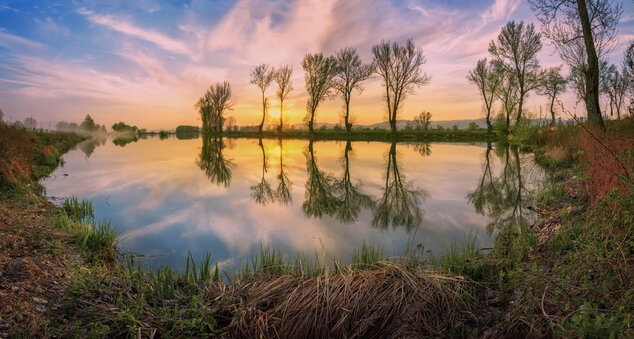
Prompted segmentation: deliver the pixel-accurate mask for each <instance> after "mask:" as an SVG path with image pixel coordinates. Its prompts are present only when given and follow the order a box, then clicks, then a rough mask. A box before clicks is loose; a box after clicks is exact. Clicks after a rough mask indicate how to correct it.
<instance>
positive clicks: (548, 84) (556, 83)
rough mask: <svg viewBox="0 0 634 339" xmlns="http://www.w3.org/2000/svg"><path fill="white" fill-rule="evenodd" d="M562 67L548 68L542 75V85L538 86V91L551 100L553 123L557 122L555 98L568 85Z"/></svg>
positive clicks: (551, 122)
mask: <svg viewBox="0 0 634 339" xmlns="http://www.w3.org/2000/svg"><path fill="white" fill-rule="evenodd" d="M561 67H562V66H557V67H551V68H548V69H546V70H545V71H544V72H543V74H542V76H540V82H541V86H540V87H539V88H538V93H539V94H541V95H545V96H546V97H548V101H549V102H550V116H551V118H552V120H551V121H550V124H551V125H554V124H555V100H556V99H557V96H558V95H559V94H561V93H563V92H565V91H566V85H567V84H568V79H567V78H564V77H563V76H562V75H561V73H560V72H561Z"/></svg>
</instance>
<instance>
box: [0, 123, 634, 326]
mask: <svg viewBox="0 0 634 339" xmlns="http://www.w3.org/2000/svg"><path fill="white" fill-rule="evenodd" d="M344 134H345V133H344ZM239 137H243V135H240V136H239ZM274 137H277V135H275V136H274ZM381 141H384V140H381ZM403 141H408V140H403ZM485 141H486V140H485ZM549 147H551V146H550V144H549V143H546V145H545V146H541V147H538V148H537V150H536V152H535V157H536V160H537V161H538V163H540V164H541V166H543V167H546V168H549V169H550V170H551V171H552V173H553V177H554V178H555V181H554V182H553V184H552V185H551V186H550V187H546V188H545V189H544V190H542V191H541V192H539V198H538V200H539V201H538V204H537V205H536V206H535V207H532V208H534V209H535V210H536V211H537V212H538V213H539V215H540V221H539V222H537V223H536V224H535V225H526V226H525V227H524V226H520V229H519V233H518V230H517V229H509V230H507V231H508V232H510V233H502V234H501V235H500V236H498V238H499V239H496V245H495V248H494V249H493V251H491V252H490V253H487V254H483V253H481V252H480V251H478V250H477V249H471V250H469V246H468V243H467V244H463V248H462V251H458V250H456V251H455V252H452V251H450V252H451V253H449V254H445V255H444V256H441V257H438V258H434V260H432V261H434V266H433V267H432V266H430V265H429V264H428V263H427V261H426V260H425V259H427V258H426V257H427V255H428V254H423V253H416V252H415V251H413V252H412V253H409V254H407V255H406V256H405V260H402V261H401V262H400V263H393V262H387V261H385V260H384V259H385V258H384V257H383V255H382V254H380V253H379V252H380V249H376V248H371V247H368V248H364V249H359V251H358V254H360V257H364V258H363V259H359V261H358V262H356V263H353V264H352V265H339V264H338V263H336V262H335V263H334V265H333V266H334V267H333V268H332V269H326V270H324V269H323V267H322V266H321V265H319V264H315V263H313V264H312V266H311V264H309V263H306V262H303V263H302V262H301V261H300V262H299V263H298V262H297V261H296V260H297V258H288V260H287V261H285V260H283V259H282V258H281V255H282V254H281V253H277V254H276V253H275V250H274V249H263V250H262V253H260V255H259V256H258V257H257V258H259V259H257V260H258V261H257V262H254V263H252V267H253V269H252V271H248V272H246V271H245V270H243V271H242V272H241V273H240V275H239V276H238V277H237V278H236V277H234V278H233V280H232V281H231V282H232V283H231V284H229V285H227V284H225V283H223V282H222V280H223V279H224V278H221V275H222V274H224V275H226V273H225V272H221V271H219V270H218V269H217V266H216V267H215V268H214V267H213V266H212V265H211V263H209V260H208V259H207V261H205V260H204V259H203V261H202V262H195V261H194V259H193V258H192V259H191V264H190V260H189V259H188V261H187V269H186V271H185V272H174V271H172V270H170V269H169V268H167V267H165V268H161V269H159V270H158V271H156V272H151V271H146V270H143V269H141V268H140V267H138V266H136V265H137V263H136V262H134V260H133V259H132V258H130V257H127V258H125V257H124V258H123V260H121V261H120V262H118V263H117V262H113V261H109V260H104V259H101V258H100V257H91V256H90V255H88V254H87V252H86V251H85V250H81V248H79V247H78V246H77V245H76V243H75V240H74V239H73V236H72V235H70V234H68V233H67V232H65V231H62V230H60V229H59V227H56V226H55V223H56V218H57V217H58V216H59V214H60V211H61V210H62V208H59V207H55V206H53V205H52V203H50V202H48V201H47V200H46V199H45V198H44V197H43V196H42V195H41V191H40V192H37V190H35V192H34V191H32V190H31V188H30V187H31V186H29V185H30V184H28V183H27V184H26V186H23V187H21V188H19V189H22V190H23V191H21V192H20V191H19V190H18V192H17V195H14V196H9V195H7V194H6V193H3V194H2V198H1V199H0V210H1V211H2V214H3V215H4V217H2V218H3V219H2V221H3V225H4V224H6V225H9V224H10V225H12V228H8V227H7V228H4V227H3V232H8V233H7V234H11V235H12V236H13V235H15V236H17V237H20V238H22V239H23V242H24V244H26V245H24V246H26V247H17V250H16V251H20V249H28V247H29V246H30V247H32V248H35V247H36V246H33V244H36V245H39V247H37V248H38V249H35V251H38V253H44V254H43V255H44V257H42V258H44V259H42V260H41V263H38V262H35V260H32V259H31V258H30V257H26V259H23V261H24V262H23V263H21V264H20V263H19V262H16V263H13V264H10V263H11V262H14V261H15V259H16V258H12V259H11V260H6V259H5V260H0V272H3V273H2V275H0V283H1V284H2V286H3V287H4V286H8V285H6V284H7V282H8V283H10V284H13V285H16V284H18V283H20V284H21V285H20V286H18V289H17V290H15V291H14V289H13V286H10V287H8V291H12V292H17V293H15V294H16V295H17V296H18V297H19V298H22V299H19V300H17V301H13V304H16V305H20V307H23V308H21V309H20V310H16V311H11V312H10V313H8V315H6V314H7V312H5V313H3V315H2V316H1V317H0V337H1V336H3V335H11V334H14V335H28V336H38V337H42V336H44V337H47V336H53V335H58V336H69V335H70V336H73V335H74V336H87V335H95V336H97V337H100V336H108V337H110V336H129V335H137V334H138V333H140V334H141V335H143V336H153V335H156V334H159V335H161V336H192V335H199V334H211V335H216V336H237V337H244V336H259V335H264V336H275V335H282V336H284V335H286V336H288V335H313V336H315V335H327V336H350V335H353V334H355V333H357V334H358V335H363V334H364V333H365V334H366V335H367V334H369V333H375V334H374V335H379V333H383V334H387V333H399V332H396V331H398V330H401V331H402V330H406V331H409V332H403V333H410V334H413V333H416V334H418V335H443V336H457V337H482V336H484V337H491V336H493V337H495V336H503V335H504V336H506V335H520V336H526V335H532V336H553V335H580V334H583V333H586V332H582V331H583V328H585V327H584V326H590V325H588V324H593V325H591V326H592V327H593V328H596V329H599V330H605V331H607V332H597V333H619V334H620V335H625V336H627V335H626V333H630V334H632V331H633V329H632V325H628V324H631V320H632V315H631V314H632V313H631V306H630V307H629V309H628V308H627V307H625V308H622V309H621V311H617V308H618V307H622V306H618V305H627V302H628V300H629V301H631V298H632V296H630V297H625V299H622V298H621V299H622V300H620V301H619V300H616V301H614V300H613V298H612V297H610V296H609V295H601V296H599V297H597V296H595V297H594V300H595V301H596V300H602V299H604V301H603V303H604V304H603V305H600V304H597V306H596V307H595V306H590V307H588V306H584V307H586V308H585V309H583V308H582V309H581V310H579V309H578V307H580V306H579V304H581V305H586V304H587V303H588V301H586V300H587V297H584V294H583V293H581V292H578V291H586V289H589V288H591V286H592V285H593V282H594V284H596V283H599V282H601V283H603V282H604V281H613V283H615V284H616V283H618V281H620V280H618V279H620V278H619V276H618V274H615V276H612V275H611V274H608V273H610V269H611V268H612V267H615V268H619V269H628V268H627V265H626V266H625V268H622V267H621V265H619V263H618V262H617V263H616V264H615V263H614V262H613V263H612V264H610V266H609V267H608V268H607V270H601V274H600V275H598V276H595V275H592V274H589V275H588V276H587V277H585V276H586V275H585V274H582V277H585V278H584V279H586V280H584V279H582V280H581V281H577V280H574V279H578V277H575V276H572V277H569V276H568V274H569V273H568V271H567V270H566V269H567V268H568V267H573V266H575V265H578V264H577V263H574V262H567V261H565V260H562V259H560V257H561V256H562V255H563V256H564V257H563V258H566V256H571V257H574V258H578V260H582V261H580V263H581V264H582V265H589V263H587V262H586V259H590V258H586V257H585V256H584V257H579V255H580V254H578V253H585V252H584V251H587V249H582V248H578V246H586V247H588V248H590V247H594V246H595V243H594V241H595V240H592V239H586V238H583V237H581V236H578V235H577V234H578V233H579V227H580V225H585V224H587V223H588V221H587V219H588V218H590V219H591V218H592V215H596V214H597V213H599V214H600V215H601V213H604V214H605V215H606V216H609V215H611V214H609V213H618V211H617V212H612V211H611V210H605V208H604V207H603V209H601V210H597V209H598V208H600V207H601V203H600V202H593V201H592V199H591V198H590V197H588V193H587V192H586V191H584V190H585V186H584V185H586V186H587V180H589V179H587V178H586V177H585V172H584V171H585V170H586V169H585V168H583V167H582V166H581V165H579V163H580V162H581V159H582V156H577V159H576V160H573V159H570V160H557V159H555V158H556V157H552V156H553V154H554V153H553V152H552V151H551V149H550V148H549ZM630 150H631V148H630ZM629 185H631V183H630V184H629ZM627 187H630V188H629V189H630V190H631V186H627ZM619 197H620V196H618V195H617V196H614V197H613V196H607V197H606V199H625V200H622V201H621V200H619V201H621V202H620V203H621V204H627V203H632V202H631V201H630V200H631V199H630V200H628V198H627V196H625V197H624V198H619ZM597 204H598V205H597ZM597 206H599V207H597ZM84 209H85V208H84ZM38 211H39V212H38ZM602 211H603V212H602ZM35 215H39V217H38V218H36V219H37V222H30V221H29V220H25V219H29V217H32V216H35ZM625 217H627V216H625ZM615 218H616V219H615ZM615 218H612V219H610V220H612V222H613V223H616V224H615V225H617V226H618V225H620V224H619V223H621V222H623V221H625V220H622V218H624V217H623V216H620V215H618V214H616V217H615ZM630 218H631V216H630ZM592 225H594V224H590V226H589V227H600V226H598V225H595V226H592ZM615 227H616V226H615ZM24 230H28V231H24ZM42 231H45V232H42ZM40 234H47V235H48V236H47V237H40ZM618 234H621V238H618V237H616V238H615V241H616V242H617V245H618V243H619V242H621V241H622V242H625V239H627V238H628V236H627V235H625V230H622V231H621V232H620V233H618ZM573 236H574V238H571V237H573ZM571 239H572V240H571ZM596 241H598V240H596ZM0 244H2V249H3V250H4V249H5V248H9V247H8V245H7V244H6V243H0ZM597 244H598V243H597ZM610 244H611V243H610ZM610 246H612V245H610ZM616 249H617V248H614V249H613V250H616ZM618 249H619V250H620V251H624V250H625V251H631V248H630V247H623V246H621V247H620V248H618ZM25 251H26V250H25ZM30 251H31V252H28V253H31V254H32V251H33V250H30ZM13 253H15V252H13ZM25 253H26V252H25ZM38 253H35V254H34V255H33V257H36V255H37V254H38ZM77 253H82V254H81V255H79V256H78V255H77ZM73 254H74V255H73ZM609 254H610V256H609V257H611V255H612V252H610V253H609ZM117 255H118V256H120V253H117ZM22 257H24V256H22ZM579 258H581V259H579ZM299 259H300V260H302V258H299ZM38 260H39V259H38ZM613 260H616V259H613ZM46 261H48V262H49V263H51V264H50V265H49V264H44V262H46ZM31 264H33V265H31ZM600 264H601V265H605V263H603V262H600ZM47 265H48V266H47ZM355 265H356V266H355ZM20 266H23V271H26V278H25V279H22V278H20V277H18V278H20V279H22V280H18V281H13V280H14V279H15V277H17V276H18V275H19V274H18V275H16V272H18V273H19V272H20V271H19V267H20ZM192 266H193V267H198V269H193V270H192V269H191V268H190V267H192ZM137 267H138V268H137ZM558 267H559V268H558ZM562 267H563V268H562ZM44 272H46V273H48V272H55V273H53V274H57V275H59V276H61V277H62V278H59V279H58V280H54V279H52V277H51V274H44ZM604 272H605V273H604ZM57 275H55V276H56V277H57ZM602 275H603V280H600V279H601V278H602ZM529 277H530V279H528V278H529ZM606 277H607V278H606ZM227 278H229V276H227ZM47 279H48V280H47ZM527 279H528V280H527ZM614 279H616V280H614ZM31 281H36V282H46V281H49V282H50V281H55V284H54V285H46V284H44V285H42V286H39V287H38V286H35V287H29V288H30V290H29V289H28V288H26V287H25V286H26V285H27V283H28V282H31ZM408 281H416V283H415V284H414V285H411V284H410V283H408ZM554 281H560V282H559V283H555V282H554ZM25 282H27V283H25ZM562 282H563V283H565V284H568V285H574V286H577V287H575V288H573V290H572V291H573V292H572V294H571V293H570V292H568V294H563V295H562V294H560V293H562V292H563V290H559V289H560V287H558V285H561V284H562ZM588 283H589V284H590V285H587V284H588ZM23 285H24V286H23ZM343 285H346V286H355V287H354V288H353V289H351V290H349V291H348V294H345V293H344V294H341V291H342V290H341V286H343ZM53 286H54V287H53ZM565 286H567V285H565ZM588 286H590V287H588ZM38 288H39V290H38ZM622 288H625V290H627V291H630V293H631V291H632V285H631V281H630V282H629V285H628V283H627V282H626V283H625V285H624V286H622ZM396 290H401V291H403V290H406V291H409V292H408V295H411V296H412V297H411V298H407V300H401V301H398V302H397V301H396V300H392V299H390V297H389V296H390V295H392V294H391V293H393V291H396ZM568 290H570V287H568ZM317 291H322V292H319V293H318V292H317ZM323 291H327V292H328V293H329V295H331V296H334V295H338V297H330V298H326V297H325V296H324V294H322V293H323ZM368 291H379V292H381V293H379V292H376V293H375V294H373V295H370V294H368V293H369V292H368ZM419 291H426V292H425V293H424V294H419ZM577 292H578V293H579V296H578V297H575V298H573V297H571V296H570V295H576V293H577ZM601 293H603V292H601ZM623 293H625V292H623ZM300 295H301V296H303V297H302V299H298V296H300ZM624 296H625V294H624ZM597 298H598V299H597ZM628 298H629V299H628ZM375 299H376V300H377V303H378V302H379V301H380V302H383V304H381V305H383V306H379V305H378V304H374V303H371V302H370V304H371V305H375V306H373V307H374V308H373V307H371V309H372V310H373V311H372V312H367V307H368V302H369V301H372V300H375ZM588 300H589V299H588ZM590 302H591V301H590ZM610 302H616V304H614V305H613V304H610ZM566 305H568V306H566ZM611 305H612V306H611ZM615 305H616V306H615ZM630 305H631V303H630ZM564 306H566V307H573V308H572V309H568V310H567V311H566V310H565V307H564ZM359 307H361V308H359ZM363 307H365V310H366V311H363V310H364V308H363ZM574 307H577V308H574ZM601 307H602V308H601ZM612 307H615V308H614V311H610V312H607V313H606V312H604V311H596V310H597V309H600V308H601V309H605V308H608V309H612ZM329 308H330V309H332V310H338V311H337V312H338V313H337V312H335V313H334V315H333V316H329V315H328V314H326V313H327V312H326V313H324V312H320V310H325V309H329ZM341 310H349V311H341ZM422 310H433V311H422ZM628 312H630V313H628ZM439 314H443V315H447V316H445V317H439V316H438V315H439ZM473 314H476V315H477V316H473ZM628 314H629V315H628ZM412 315H415V317H414V318H415V319H417V321H416V322H413V323H409V322H408V323H407V324H404V325H403V326H401V327H398V328H395V327H391V326H393V325H394V324H397V323H400V321H401V319H405V318H407V317H410V316H412ZM341 319H346V320H345V322H344V323H341V324H340V323H339V322H338V321H340V320H341ZM370 319H375V320H370ZM379 319H381V320H380V321H379ZM368 321H370V323H373V324H374V325H373V326H370V327H368V328H365V330H366V331H370V330H371V331H372V332H362V330H363V328H362V327H359V326H360V324H362V323H363V322H366V323H367V322H368ZM377 321H378V322H377ZM381 324H382V325H381ZM610 324H612V325H610ZM614 324H616V325H614ZM618 324H621V325H618ZM377 326H378V327H377ZM609 326H612V327H609ZM366 327H367V326H366ZM5 331H6V332H5ZM355 331H356V332H355ZM360 331H361V332H360ZM614 331H616V332H614ZM590 333H593V332H590Z"/></svg>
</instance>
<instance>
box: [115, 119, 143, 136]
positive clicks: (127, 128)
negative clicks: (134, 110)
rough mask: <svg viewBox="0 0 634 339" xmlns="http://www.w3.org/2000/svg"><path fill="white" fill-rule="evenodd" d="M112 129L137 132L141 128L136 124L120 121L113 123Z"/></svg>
mask: <svg viewBox="0 0 634 339" xmlns="http://www.w3.org/2000/svg"><path fill="white" fill-rule="evenodd" d="M112 130H113V131H115V132H130V133H134V134H136V132H137V131H138V130H139V128H138V127H136V126H130V125H128V124H126V123H124V122H123V121H120V122H117V123H116V124H113V125H112Z"/></svg>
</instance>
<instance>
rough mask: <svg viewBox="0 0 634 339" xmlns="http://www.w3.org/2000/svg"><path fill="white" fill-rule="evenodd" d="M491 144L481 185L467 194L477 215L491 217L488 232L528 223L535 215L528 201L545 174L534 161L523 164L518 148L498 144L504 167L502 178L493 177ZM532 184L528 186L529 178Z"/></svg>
mask: <svg viewBox="0 0 634 339" xmlns="http://www.w3.org/2000/svg"><path fill="white" fill-rule="evenodd" d="M491 150H492V145H491V143H490V142H489V143H488V144H487V150H486V152H485V155H484V161H483V171H482V176H481V179H480V181H479V184H478V186H477V187H476V189H475V190H474V191H472V192H471V193H469V194H468V195H467V199H468V200H469V201H470V202H471V203H472V204H473V206H474V207H475V210H476V212H477V213H479V214H482V215H486V216H488V217H489V218H490V222H489V224H488V225H487V230H488V231H489V232H495V231H500V230H502V229H504V228H505V227H508V226H514V225H515V226H517V225H521V224H524V225H526V224H529V223H530V222H531V218H533V217H534V216H535V215H534V213H533V212H532V211H531V210H530V209H529V205H528V202H529V201H532V200H534V198H535V197H534V195H535V192H536V190H537V189H536V185H539V184H542V183H544V182H545V176H544V173H543V171H541V170H540V169H537V168H536V167H535V163H534V162H532V161H523V160H522V154H521V153H520V151H519V150H518V148H517V147H512V146H509V145H500V144H499V145H498V146H497V147H496V148H495V154H496V155H497V157H498V159H499V160H500V161H501V162H502V163H503V164H504V166H503V167H502V170H501V172H500V175H499V176H497V177H494V176H493V174H492V170H491V162H492V159H491ZM531 176H538V177H540V178H531V179H532V180H531V182H532V185H530V184H527V180H528V178H527V177H531Z"/></svg>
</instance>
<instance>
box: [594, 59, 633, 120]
mask: <svg viewBox="0 0 634 339" xmlns="http://www.w3.org/2000/svg"><path fill="white" fill-rule="evenodd" d="M627 76H628V75H627V69H626V68H625V67H623V68H622V69H621V70H620V71H619V70H618V69H617V68H616V66H614V65H612V66H610V67H609V68H608V72H607V74H606V75H605V77H604V81H603V82H602V84H601V91H602V92H604V93H605V94H607V96H608V100H609V103H610V116H613V115H614V113H615V112H616V117H617V119H619V120H620V119H621V108H622V107H623V103H624V102H625V96H626V94H627V91H628V85H629V81H630V79H628V78H627Z"/></svg>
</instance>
